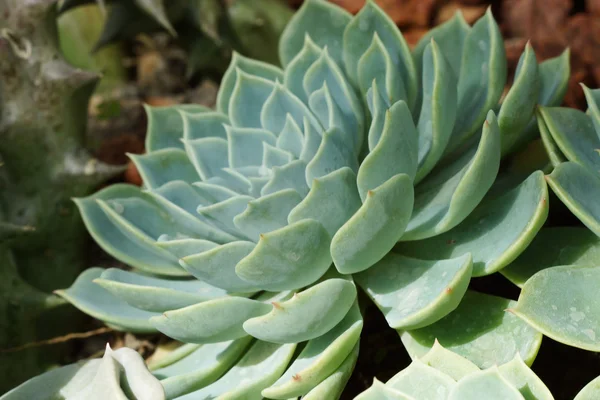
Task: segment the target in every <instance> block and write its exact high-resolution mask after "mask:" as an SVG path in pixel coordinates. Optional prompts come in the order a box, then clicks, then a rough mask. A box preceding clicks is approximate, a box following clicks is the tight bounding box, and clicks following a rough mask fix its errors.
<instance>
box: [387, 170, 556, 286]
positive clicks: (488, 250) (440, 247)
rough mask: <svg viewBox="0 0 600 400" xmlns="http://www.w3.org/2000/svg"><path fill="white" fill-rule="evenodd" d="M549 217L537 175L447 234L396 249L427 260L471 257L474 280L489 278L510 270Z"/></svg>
mask: <svg viewBox="0 0 600 400" xmlns="http://www.w3.org/2000/svg"><path fill="white" fill-rule="evenodd" d="M547 216H548V187H547V186H546V182H545V180H544V174H543V173H542V172H541V171H537V172H534V173H533V174H531V175H530V176H529V178H527V179H526V180H525V181H524V182H523V183H521V184H520V185H519V186H517V187H516V188H515V189H512V190H510V191H508V192H507V193H505V194H504V195H502V196H499V197H497V198H493V199H490V200H484V201H483V202H482V203H481V204H480V205H479V206H478V207H477V208H475V210H473V212H472V213H471V214H470V215H469V216H468V217H467V218H466V219H465V220H464V221H463V222H461V223H460V224H459V225H458V226H456V227H455V228H453V229H451V230H449V231H448V232H446V233H443V234H441V235H438V236H434V237H432V238H429V239H425V240H419V241H415V242H401V243H399V244H398V246H397V247H396V249H397V250H398V251H399V252H400V253H402V254H406V255H409V256H411V257H417V258H424V259H427V260H441V259H445V258H451V257H457V256H460V255H463V254H466V253H471V255H472V256H473V276H483V275H489V274H491V273H494V272H496V271H499V270H501V269H502V268H504V267H505V266H507V265H508V264H509V263H510V262H512V261H513V260H514V259H515V258H516V257H517V256H518V255H519V254H520V253H521V252H522V251H523V250H525V249H526V248H527V246H528V245H529V243H531V241H532V240H533V238H534V237H535V235H536V234H537V233H538V231H539V230H540V228H541V227H542V225H543V224H544V222H545V221H546V217H547ZM536 263H537V261H536ZM536 263H534V265H535V264H536Z"/></svg>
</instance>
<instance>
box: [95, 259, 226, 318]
mask: <svg viewBox="0 0 600 400" xmlns="http://www.w3.org/2000/svg"><path fill="white" fill-rule="evenodd" d="M94 282H95V283H97V284H99V285H100V286H102V287H103V288H104V289H106V290H108V291H109V292H111V293H112V294H113V295H115V296H116V297H118V298H120V299H121V300H124V301H125V302H127V304H129V305H130V306H132V307H135V308H139V309H140V310H146V311H150V312H163V311H167V310H172V309H175V308H181V307H186V306H189V305H192V304H196V303H200V302H203V301H206V300H212V299H215V298H217V297H222V296H225V295H226V294H227V292H225V291H224V290H222V289H218V288H216V287H213V286H210V285H208V284H206V283H204V282H202V281H199V280H196V279H193V280H168V279H159V278H153V277H149V276H144V275H140V274H136V273H133V272H128V271H123V270H121V269H117V268H110V269H108V270H106V271H104V272H103V273H102V275H101V276H100V278H97V279H94Z"/></svg>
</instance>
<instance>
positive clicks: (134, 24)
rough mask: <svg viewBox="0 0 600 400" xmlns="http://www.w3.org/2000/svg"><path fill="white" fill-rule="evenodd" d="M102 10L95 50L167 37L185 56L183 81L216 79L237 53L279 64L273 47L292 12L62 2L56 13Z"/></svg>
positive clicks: (154, 0)
mask: <svg viewBox="0 0 600 400" xmlns="http://www.w3.org/2000/svg"><path fill="white" fill-rule="evenodd" d="M94 2H98V3H100V4H105V3H107V4H106V9H107V17H106V23H105V25H104V29H103V31H102V34H101V35H100V38H99V40H98V42H97V43H96V46H95V49H99V48H102V47H104V46H106V45H108V44H111V43H115V42H118V41H121V40H124V39H129V38H132V37H134V36H135V35H137V34H140V33H147V32H153V31H160V30H163V31H165V30H166V31H167V32H169V33H170V34H171V35H173V36H174V37H177V38H178V41H179V43H180V44H181V46H182V47H183V48H184V49H185V50H186V52H187V53H188V58H189V62H188V71H187V72H188V76H192V75H194V74H196V73H203V74H213V75H221V74H222V73H223V72H224V71H225V69H226V68H227V65H228V64H229V60H230V58H231V54H232V51H237V52H239V53H241V54H244V55H246V56H249V57H252V58H254V59H259V60H262V61H266V62H269V63H271V64H278V63H279V62H278V58H277V43H278V41H279V36H280V34H281V32H282V31H283V29H284V27H285V25H286V23H287V22H288V21H289V19H290V18H291V16H292V10H291V9H290V8H289V7H288V6H287V4H286V3H285V2H284V1H283V0H234V1H224V0H171V1H170V2H169V3H168V6H167V5H166V4H165V2H164V0H121V1H110V0H109V1H102V2H100V1H99V0H64V1H63V3H62V5H61V8H60V10H61V13H65V12H68V11H69V10H71V9H73V8H76V7H79V6H81V5H84V4H89V3H94Z"/></svg>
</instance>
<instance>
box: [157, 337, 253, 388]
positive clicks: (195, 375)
mask: <svg viewBox="0 0 600 400" xmlns="http://www.w3.org/2000/svg"><path fill="white" fill-rule="evenodd" d="M251 343H252V338H251V337H250V336H245V337H243V338H240V339H237V340H234V341H227V342H221V343H212V344H209V345H200V347H198V348H197V349H196V350H195V351H193V352H192V353H190V354H189V355H187V356H185V357H183V358H182V359H180V360H179V361H177V362H174V363H172V364H170V365H168V366H166V367H164V368H160V369H157V370H154V371H153V372H152V373H153V374H154V376H156V377H157V378H158V379H160V382H161V384H162V385H163V387H164V388H165V393H166V395H167V398H169V399H174V398H176V397H179V396H183V395H184V394H187V393H190V392H193V391H194V390H197V389H198V388H202V387H204V386H207V385H209V384H211V383H213V382H215V381H216V380H217V379H218V378H219V377H220V376H221V375H223V374H224V373H225V372H226V371H227V370H228V369H229V368H231V367H232V366H233V365H234V364H235V362H236V361H237V360H239V359H240V357H241V356H242V354H243V353H244V351H246V350H247V349H248V347H249V346H250V344H251Z"/></svg>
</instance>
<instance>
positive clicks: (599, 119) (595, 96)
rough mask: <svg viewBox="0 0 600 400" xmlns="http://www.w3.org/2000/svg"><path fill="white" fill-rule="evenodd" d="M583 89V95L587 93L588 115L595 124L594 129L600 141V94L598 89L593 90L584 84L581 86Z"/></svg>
mask: <svg viewBox="0 0 600 400" xmlns="http://www.w3.org/2000/svg"><path fill="white" fill-rule="evenodd" d="M581 87H582V88H583V93H585V99H586V101H587V104H588V111H587V112H588V114H589V116H590V118H591V119H592V122H593V123H594V129H595V130H596V134H597V135H598V139H600V108H599V107H598V106H599V103H600V92H599V91H598V89H595V90H591V89H589V88H588V87H587V86H585V85H584V84H581Z"/></svg>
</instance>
